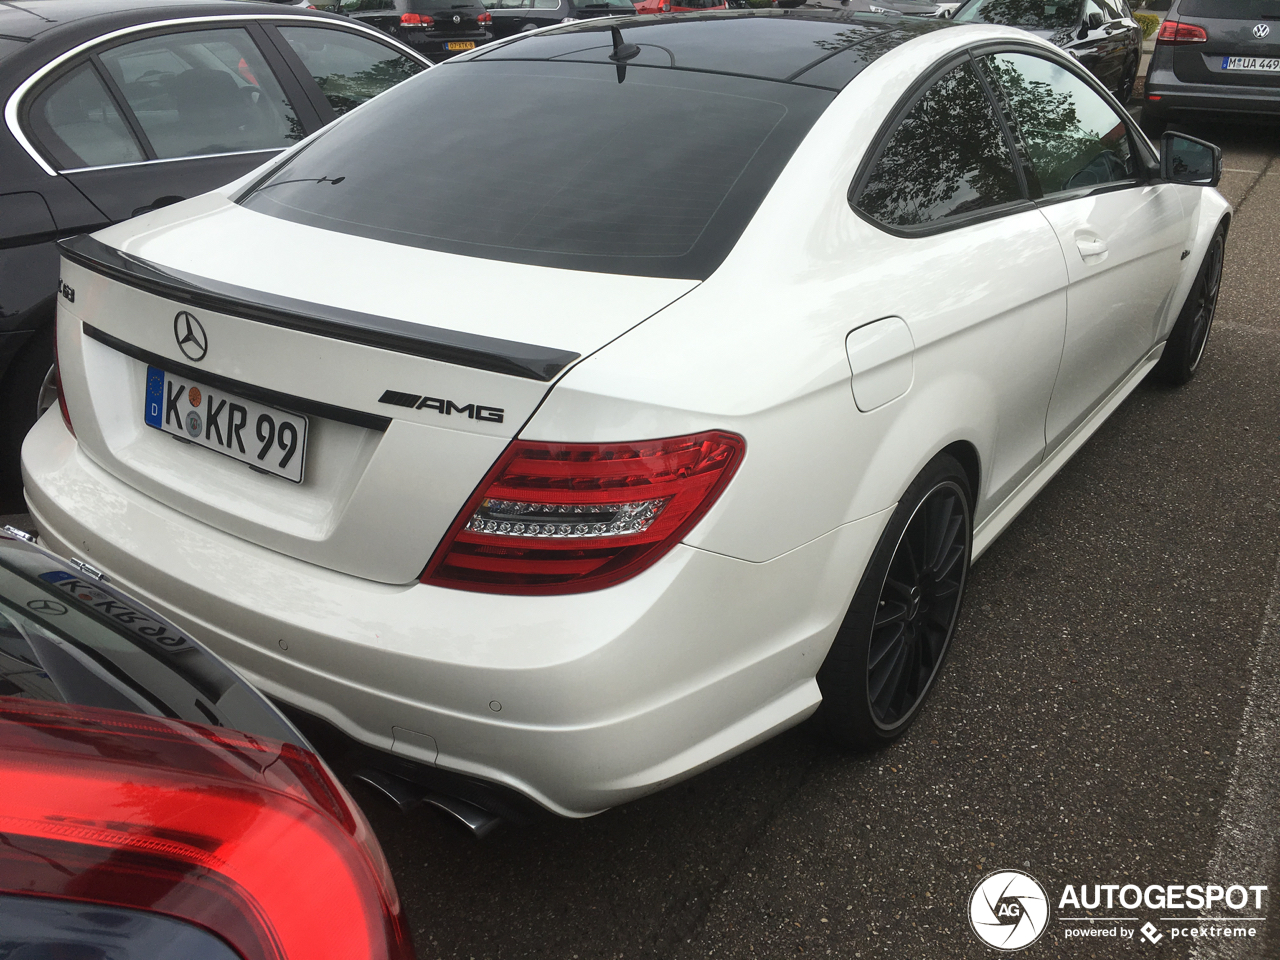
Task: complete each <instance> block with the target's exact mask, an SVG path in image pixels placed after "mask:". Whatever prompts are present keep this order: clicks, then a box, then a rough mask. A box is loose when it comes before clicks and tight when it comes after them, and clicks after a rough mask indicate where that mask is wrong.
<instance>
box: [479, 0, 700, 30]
mask: <svg viewBox="0 0 1280 960" xmlns="http://www.w3.org/2000/svg"><path fill="white" fill-rule="evenodd" d="M716 2H717V3H718V2H720V0H716ZM485 6H486V7H488V8H489V13H490V15H491V16H492V17H493V35H494V36H495V37H497V38H499V39H501V38H502V37H509V36H511V35H512V34H514V33H524V32H525V31H527V30H536V29H537V28H538V27H549V26H551V25H552V24H556V23H564V22H565V21H566V20H589V19H592V18H593V17H617V16H623V15H626V14H633V13H636V12H637V11H636V6H635V4H634V3H632V2H631V0H485ZM655 12H656V11H655Z"/></svg>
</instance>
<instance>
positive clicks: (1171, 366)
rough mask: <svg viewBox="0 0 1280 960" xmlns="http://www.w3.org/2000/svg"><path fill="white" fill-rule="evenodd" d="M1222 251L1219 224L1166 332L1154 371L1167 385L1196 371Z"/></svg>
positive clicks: (1212, 308) (1209, 322)
mask: <svg viewBox="0 0 1280 960" xmlns="http://www.w3.org/2000/svg"><path fill="white" fill-rule="evenodd" d="M1225 254H1226V227H1225V226H1220V227H1218V230H1217V232H1216V233H1214V235H1213V239H1212V240H1210V241H1209V249H1208V250H1206V251H1205V255H1204V260H1203V261H1202V262H1201V264H1200V271H1199V273H1197V274H1196V279H1195V282H1194V283H1193V284H1192V285H1191V291H1190V292H1189V293H1188V294H1187V300H1186V302H1185V303H1184V304H1183V306H1182V312H1181V313H1180V314H1179V315H1178V320H1177V322H1176V323H1174V325H1173V330H1172V331H1171V332H1170V333H1169V340H1168V342H1167V343H1166V344H1165V347H1164V353H1163V354H1161V356H1160V362H1159V363H1158V364H1156V368H1155V374H1156V376H1157V378H1159V379H1160V380H1163V381H1164V382H1165V383H1167V384H1170V385H1171V386H1175V387H1178V386H1181V385H1182V384H1184V383H1186V382H1187V381H1189V380H1190V379H1191V378H1192V377H1194V376H1195V375H1196V370H1197V369H1199V367H1200V361H1201V359H1203V358H1204V348H1205V345H1206V344H1208V342H1209V331H1210V330H1211V329H1212V328H1213V317H1214V314H1215V313H1216V312H1217V309H1218V294H1219V293H1220V292H1221V290H1222V264H1223V261H1224V259H1225Z"/></svg>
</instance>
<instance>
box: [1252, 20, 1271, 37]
mask: <svg viewBox="0 0 1280 960" xmlns="http://www.w3.org/2000/svg"><path fill="white" fill-rule="evenodd" d="M1270 32H1271V28H1270V27H1269V26H1267V24H1265V23H1260V24H1258V25H1257V26H1256V27H1254V28H1253V35H1254V36H1255V37H1257V38H1258V39H1259V40H1261V39H1262V38H1263V37H1265V36H1266V35H1267V34H1268V33H1270Z"/></svg>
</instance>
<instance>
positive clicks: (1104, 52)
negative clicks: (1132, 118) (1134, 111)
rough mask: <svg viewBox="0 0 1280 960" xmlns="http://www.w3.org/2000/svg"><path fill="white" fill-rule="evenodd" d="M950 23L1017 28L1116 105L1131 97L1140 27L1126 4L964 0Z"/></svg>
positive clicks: (1123, 0)
mask: <svg viewBox="0 0 1280 960" xmlns="http://www.w3.org/2000/svg"><path fill="white" fill-rule="evenodd" d="M955 20H956V22H957V23H1001V24H1006V25H1008V26H1011V27H1021V28H1022V29H1024V30H1028V31H1030V32H1031V33H1034V34H1036V35H1037V36H1039V37H1043V38H1044V39H1045V40H1048V41H1049V42H1050V43H1052V44H1053V45H1054V46H1056V47H1061V48H1062V49H1063V50H1066V51H1067V52H1068V53H1070V54H1071V55H1072V56H1073V57H1075V58H1076V59H1077V60H1079V61H1080V62H1081V63H1082V64H1084V66H1085V67H1087V68H1088V69H1089V70H1090V71H1091V72H1092V73H1093V75H1094V76H1096V77H1097V78H1098V79H1099V80H1101V81H1102V82H1103V84H1104V85H1105V86H1106V87H1107V89H1108V90H1110V91H1112V92H1113V93H1114V94H1115V95H1116V97H1117V99H1119V101H1120V102H1121V103H1124V102H1126V101H1127V100H1128V99H1129V97H1131V96H1132V95H1133V88H1134V84H1135V83H1136V82H1137V79H1138V66H1139V64H1140V63H1141V62H1142V27H1141V25H1139V23H1138V21H1137V20H1135V19H1133V12H1132V11H1131V10H1130V9H1129V4H1128V0H1047V2H1046V0H969V2H968V3H966V4H965V5H964V6H963V7H961V8H960V9H959V10H957V11H956V13H955Z"/></svg>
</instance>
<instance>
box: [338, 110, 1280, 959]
mask: <svg viewBox="0 0 1280 960" xmlns="http://www.w3.org/2000/svg"><path fill="white" fill-rule="evenodd" d="M1187 130H1188V132H1193V133H1197V134H1200V135H1202V136H1206V137H1209V138H1211V139H1214V140H1216V141H1217V142H1219V143H1221V144H1222V145H1223V146H1224V148H1225V150H1226V167H1227V169H1228V172H1227V173H1226V176H1225V178H1224V180H1223V184H1222V190H1223V192H1224V194H1225V195H1226V196H1227V197H1228V198H1229V199H1230V200H1231V201H1232V202H1233V204H1235V205H1236V207H1237V215H1236V219H1235V222H1234V225H1233V227H1232V231H1231V235H1230V240H1229V245H1228V254H1227V268H1226V275H1225V279H1224V289H1223V294H1222V300H1221V305H1220V308H1219V312H1218V316H1217V321H1216V324H1215V328H1214V333H1213V336H1212V338H1211V340H1210V344H1209V348H1208V353H1207V356H1206V359H1205V361H1204V366H1203V367H1202V369H1201V371H1200V373H1199V375H1198V376H1197V378H1196V379H1195V380H1194V381H1193V382H1192V383H1191V385H1190V386H1188V387H1186V388H1184V389H1181V390H1175V391H1170V390H1166V389H1164V388H1160V387H1154V386H1148V385H1144V386H1143V387H1141V388H1140V389H1139V390H1138V391H1137V392H1136V393H1135V394H1134V395H1133V396H1132V397H1131V398H1130V399H1129V400H1128V401H1127V402H1126V403H1125V404H1124V405H1123V406H1122V407H1121V408H1120V409H1119V411H1118V412H1117V413H1116V414H1115V415H1114V416H1113V417H1112V418H1111V420H1110V422H1109V423H1108V424H1107V425H1106V426H1104V427H1103V429H1102V430H1101V431H1100V432H1099V433H1098V434H1097V435H1096V436H1095V437H1094V438H1093V439H1092V440H1090V442H1089V443H1088V445H1087V446H1086V447H1085V448H1084V449H1083V451H1082V452H1081V453H1080V454H1079V455H1078V456H1077V457H1076V458H1075V460H1073V461H1072V462H1071V463H1070V464H1069V465H1068V466H1067V467H1066V468H1065V469H1064V470H1063V472H1062V473H1061V474H1060V475H1059V476H1058V477H1057V479H1055V480H1054V481H1053V483H1052V484H1051V485H1050V486H1049V487H1048V489H1047V490H1046V491H1045V492H1044V493H1043V494H1042V495H1041V496H1040V497H1039V499H1038V500H1037V501H1036V502H1035V503H1033V504H1032V506H1031V507H1030V508H1029V509H1028V510H1027V511H1026V512H1025V513H1024V514H1023V515H1022V517H1021V518H1020V519H1019V520H1018V521H1017V522H1016V523H1015V524H1014V526H1013V527H1012V528H1011V529H1010V530H1009V531H1008V532H1007V533H1006V534H1005V535H1004V536H1003V537H1002V538H1001V540H1000V541H999V542H997V544H996V545H995V546H994V547H993V548H992V549H991V550H990V551H989V552H988V554H987V555H986V556H985V557H984V558H983V559H982V560H981V561H980V562H979V563H978V565H977V566H976V568H975V570H974V572H973V576H972V580H971V587H970V592H969V595H968V598H967V600H966V604H965V607H964V610H963V612H962V622H961V625H960V628H959V633H958V635H957V639H956V643H955V646H954V648H953V651H952V654H951V657H950V660H949V662H948V664H947V667H946V669H945V671H944V674H943V676H942V679H941V686H940V687H939V689H938V690H937V691H936V693H935V695H934V697H933V698H932V700H931V702H930V704H929V705H928V707H927V708H926V710H925V712H924V715H923V716H922V717H921V718H920V720H919V722H918V723H917V724H916V726H915V727H914V729H913V730H912V731H911V733H910V734H909V736H908V737H907V738H906V740H905V741H904V742H903V743H901V744H900V745H898V746H897V747H895V748H893V749H891V750H889V751H887V752H885V753H882V754H878V755H874V756H850V755H846V754H844V753H841V752H839V751H837V750H834V749H831V748H829V747H826V746H824V745H822V744H821V743H819V742H817V741H816V740H815V739H814V738H813V737H812V735H811V734H810V733H809V732H808V731H807V730H805V729H803V728H801V729H798V730H794V731H791V732H790V733H787V734H785V735H783V736H781V737H779V738H777V739H776V740H774V741H772V742H770V743H767V744H765V745H763V746H761V747H759V748H757V749H755V750H752V751H751V752H749V753H747V754H745V755H743V756H741V757H739V758H737V759H736V760H733V761H731V762H730V763H727V764H725V765H723V766H721V767H719V768H717V769H714V770H712V771H710V772H708V773H705V774H703V775H701V776H699V777H697V778H695V779H693V780H691V781H688V782H686V783H684V784H681V785H678V786H676V787H674V788H672V789H670V790H667V791H666V792H664V793H661V794H659V795H656V796H653V797H650V798H648V799H645V800H643V801H640V802H637V803H633V804H631V805H629V806H626V807H623V808H619V809H616V810H613V811H610V812H607V813H605V814H602V815H600V816H598V817H595V818H592V819H590V820H585V821H562V822H552V823H548V824H544V825H538V826H533V827H525V828H519V829H506V830H504V831H500V832H498V833H496V834H494V835H492V836H491V837H490V838H488V839H486V840H484V841H481V842H477V841H475V840H472V839H471V838H470V837H468V836H466V835H464V834H463V833H462V832H461V831H460V830H459V829H458V828H456V827H455V826H454V825H453V824H451V823H449V822H447V821H446V820H445V819H443V817H441V816H439V815H437V814H435V813H433V812H430V811H419V812H416V813H414V814H411V815H402V814H400V813H399V812H398V811H396V810H394V809H393V808H391V807H390V805H389V804H387V803H385V801H382V800H381V799H379V798H378V797H377V796H375V795H374V794H373V793H371V792H369V791H368V790H365V789H363V788H361V786H360V785H359V784H354V785H353V787H352V789H353V792H354V793H355V794H356V796H357V799H359V800H360V802H361V803H362V805H363V806H364V807H365V809H366V810H367V812H368V813H369V815H370V819H371V820H372V821H373V823H374V825H375V829H376V831H377V833H378V836H379V839H380V840H381V842H382V845H383V848H384V849H385V851H386V853H387V856H388V858H389V859H390V862H391V866H392V870H393V873H394V874H395V877H396V881H397V883H398V885H399V889H400V893H401V896H402V898H403V900H404V902H405V904H406V906H407V909H408V913H409V916H410V919H411V921H412V926H413V929H414V934H415V938H416V943H417V949H418V953H419V956H420V957H422V958H435V957H447V958H454V957H458V958H477V960H479V958H526V957H529V958H532V957H548V958H556V960H574V958H580V960H588V958H592V960H594V958H600V960H604V958H621V957H628V958H630V957H646V958H648V957H652V958H672V960H683V958H695V957H727V958H745V957H783V956H800V955H808V956H812V955H816V956H832V957H853V958H858V957H868V958H869V957H881V956H883V957H892V958H905V957H924V958H946V957H979V956H984V955H988V954H991V953H994V951H990V950H988V949H987V948H986V947H984V946H982V945H981V944H980V943H979V942H978V941H977V940H976V939H975V937H974V935H973V934H972V932H971V930H970V929H969V923H968V915H967V909H968V907H967V905H968V899H969V895H970V893H971V891H972V890H973V888H974V885H975V884H976V883H977V882H978V881H979V880H980V879H981V878H982V877H983V876H984V874H986V873H987V872H989V871H991V870H993V869H997V868H1006V867H1017V868H1021V869H1024V870H1026V871H1027V872H1028V873H1030V874H1031V875H1033V876H1034V877H1036V878H1037V879H1038V880H1039V881H1040V882H1041V883H1042V884H1043V885H1044V886H1045V887H1046V888H1047V889H1049V890H1053V891H1056V890H1061V889H1062V887H1063V885H1064V884H1068V883H1071V884H1076V885H1079V884H1082V883H1087V884H1094V883H1099V884H1108V883H1114V884H1125V883H1134V884H1139V885H1141V886H1143V887H1145V886H1147V885H1148V884H1196V883H1221V884H1223V885H1226V884H1229V883H1239V884H1245V885H1249V884H1267V885H1269V886H1270V889H1271V891H1275V890H1277V889H1280V866H1278V865H1277V840H1278V839H1280V832H1278V827H1280V803H1278V802H1277V799H1278V797H1277V791H1278V787H1277V782H1278V781H1280V757H1278V754H1277V751H1278V750H1280V746H1278V744H1277V740H1278V738H1280V695H1277V687H1278V686H1280V579H1278V576H1280V570H1278V567H1277V564H1278V561H1280V535H1278V532H1280V444H1278V443H1277V440H1278V439H1280V437H1278V433H1280V257H1277V249H1278V246H1277V240H1276V236H1277V232H1278V231H1280V160H1278V159H1277V157H1278V156H1280V130H1266V129H1261V130H1260V129H1256V128H1247V127H1203V128H1194V129H1193V128H1187ZM709 602H714V600H713V598H709ZM1268 617H1270V621H1271V622H1270V632H1268V630H1267V627H1266V624H1267V619H1268ZM1264 896H1266V897H1269V898H1273V897H1274V893H1270V892H1269V893H1268V894H1266V895H1264ZM1053 906H1054V908H1055V910H1054V913H1053V919H1052V920H1051V922H1050V925H1049V928H1048V931H1047V933H1046V934H1045V935H1044V937H1043V938H1042V939H1041V940H1040V941H1039V942H1038V943H1036V944H1035V945H1034V946H1033V947H1032V948H1030V949H1029V950H1028V951H1027V952H1026V954H1025V955H1026V956H1028V957H1109V956H1118V955H1120V954H1122V953H1123V954H1127V953H1135V954H1141V955H1150V956H1152V957H1157V956H1159V957H1195V958H1207V957H1280V909H1277V908H1276V907H1274V906H1272V900H1270V899H1264V901H1263V910H1262V912H1261V913H1259V914H1258V915H1259V916H1260V915H1262V914H1269V915H1270V916H1271V919H1270V920H1264V921H1260V922H1257V923H1255V924H1254V926H1256V927H1257V928H1258V933H1259V937H1258V938H1255V939H1252V940H1246V941H1233V942H1229V941H1222V940H1214V941H1209V940H1206V941H1195V942H1192V941H1190V940H1188V939H1181V940H1174V939H1173V938H1172V937H1171V936H1168V935H1164V934H1162V936H1161V940H1160V942H1159V943H1158V944H1154V945H1153V944H1151V943H1149V942H1145V941H1142V940H1140V939H1138V938H1135V939H1130V940H1127V941H1119V940H1114V939H1103V938H1097V939H1092V940H1087V941H1081V940H1069V939H1066V938H1065V936H1064V930H1065V928H1066V926H1068V924H1067V923H1066V922H1064V921H1060V920H1058V916H1059V915H1066V914H1072V913H1074V914H1075V915H1079V912H1078V911H1076V912H1073V911H1069V910H1068V911H1058V910H1057V909H1056V907H1057V904H1056V903H1055V904H1053ZM1103 912H1104V913H1105V911H1103ZM1112 913H1113V915H1114V911H1113V912H1112ZM1134 915H1135V916H1139V917H1140V918H1141V919H1140V920H1139V921H1138V922H1139V923H1140V922H1142V920H1145V919H1148V918H1150V919H1153V920H1156V921H1157V924H1158V926H1161V927H1162V929H1165V933H1166V934H1167V933H1168V929H1167V928H1169V927H1170V926H1172V924H1171V923H1164V924H1160V923H1159V918H1160V916H1162V915H1163V916H1168V915H1169V914H1168V912H1161V911H1152V910H1147V909H1145V908H1143V909H1142V910H1140V911H1138V912H1137V913H1135V914H1134ZM1194 916H1195V914H1194V913H1191V912H1188V919H1192V918H1194ZM1080 925H1081V924H1074V926H1080ZM1130 926H1136V924H1130Z"/></svg>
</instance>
